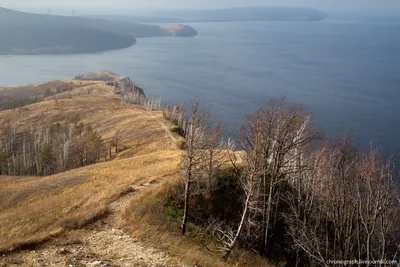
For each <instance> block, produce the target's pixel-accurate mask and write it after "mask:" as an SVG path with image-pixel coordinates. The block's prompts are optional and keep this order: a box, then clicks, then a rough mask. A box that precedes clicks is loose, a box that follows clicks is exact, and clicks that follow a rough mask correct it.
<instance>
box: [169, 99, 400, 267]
mask: <svg viewBox="0 0 400 267" xmlns="http://www.w3.org/2000/svg"><path fill="white" fill-rule="evenodd" d="M164 114H165V117H166V118H167V119H169V120H171V121H172V122H174V123H175V124H177V125H179V127H181V133H182V135H183V136H184V137H185V145H184V149H185V151H184V155H183V158H182V164H181V169H182V186H181V190H180V191H179V192H180V194H179V196H178V197H179V201H180V203H181V208H182V213H183V216H182V223H181V230H182V234H185V233H186V232H187V226H188V224H189V223H190V222H192V223H195V224H201V225H202V226H203V228H204V229H205V231H206V232H207V234H210V235H212V236H214V238H215V240H216V243H217V244H218V246H217V249H216V250H217V251H220V252H221V253H222V256H223V258H224V259H228V257H229V256H230V254H231V253H232V251H233V250H234V248H235V247H238V246H240V247H245V248H248V249H251V250H253V251H256V252H258V253H260V254H262V255H265V256H267V257H273V258H275V257H276V258H284V259H286V260H288V261H290V262H291V263H292V264H293V265H296V266H302V265H311V266H328V265H329V264H328V263H329V261H334V260H359V261H360V262H361V261H369V262H372V261H380V262H379V263H381V265H382V266H383V265H384V264H383V263H384V261H385V260H393V261H395V260H396V261H399V259H400V255H399V253H400V187H399V177H398V175H397V173H396V172H395V168H394V161H393V160H392V159H390V158H389V159H384V157H383V154H382V152H381V151H380V150H379V149H376V148H371V149H370V150H369V151H367V152H364V151H362V150H360V149H357V148H355V147H354V146H352V145H351V143H350V142H349V141H348V140H347V139H346V138H343V139H341V140H328V139H327V138H323V136H322V135H321V134H320V133H319V131H318V130H317V129H316V127H315V126H314V125H313V123H312V121H311V114H308V113H306V112H304V110H303V108H302V106H300V105H293V106H287V105H286V104H285V101H284V99H274V100H271V102H270V103H269V105H268V106H267V107H265V108H260V109H258V110H257V111H256V112H255V113H254V114H252V115H250V116H248V118H247V120H246V121H245V123H244V124H243V126H242V128H241V131H240V136H241V138H240V141H239V142H240V143H239V144H236V145H235V144H234V143H233V142H232V141H231V140H230V139H226V137H225V136H226V131H227V129H226V127H224V126H223V125H221V124H213V123H211V122H210V111H209V109H206V110H204V109H201V108H200V107H199V103H198V101H194V102H193V104H192V107H191V110H190V111H188V114H187V115H185V112H184V109H183V106H173V107H166V108H165V112H164ZM224 137H225V138H224ZM237 146H239V147H240V148H241V150H242V152H240V153H239V152H237V151H235V148H236V147H237ZM366 265H368V263H367V264H366Z"/></svg>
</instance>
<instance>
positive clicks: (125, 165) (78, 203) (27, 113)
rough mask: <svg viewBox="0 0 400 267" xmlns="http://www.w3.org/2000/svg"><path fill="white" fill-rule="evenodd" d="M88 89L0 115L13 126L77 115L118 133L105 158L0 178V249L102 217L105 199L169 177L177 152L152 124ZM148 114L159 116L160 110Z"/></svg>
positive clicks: (98, 88) (101, 91)
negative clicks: (117, 144)
mask: <svg viewBox="0 0 400 267" xmlns="http://www.w3.org/2000/svg"><path fill="white" fill-rule="evenodd" d="M78 83H79V82H78ZM88 86H91V88H92V89H93V90H92V93H91V95H90V97H83V96H81V97H80V96H79V94H80V93H81V91H82V90H83V91H84V90H85V89H87V88H83V89H82V88H77V89H74V90H73V91H71V92H70V93H71V94H72V95H74V97H73V98H72V99H62V100H59V101H54V100H48V101H44V102H40V103H36V104H33V105H29V106H25V107H23V108H19V109H16V110H7V111H2V112H0V123H1V125H4V123H5V122H6V121H7V120H9V121H10V122H11V124H12V126H13V127H15V128H16V129H17V131H20V130H23V129H24V128H26V127H29V125H37V124H41V123H42V124H47V123H54V122H64V121H66V120H68V119H69V118H70V117H71V116H76V114H79V119H80V120H81V121H83V122H84V123H85V124H90V125H91V126H92V127H93V128H94V129H96V130H97V131H98V132H99V133H100V134H101V135H102V136H103V137H104V139H105V140H106V141H107V140H108V139H110V138H112V137H113V135H114V134H115V132H116V131H117V130H119V131H120V132H121V136H122V137H123V141H122V144H123V145H124V147H125V148H126V149H125V150H124V151H123V152H121V153H120V154H119V155H118V157H116V159H114V160H112V161H107V162H103V163H98V164H96V165H91V166H86V167H83V168H79V169H74V170H70V171H67V172H64V173H59V174H56V175H52V176H48V177H9V176H0V185H1V186H0V225H1V228H0V251H9V250H13V249H15V248H17V247H19V246H22V245H25V244H30V243H35V242H40V241H43V240H46V239H47V238H49V237H51V236H53V235H55V234H58V233H60V232H63V231H64V230H65V229H68V228H71V227H80V226H82V225H84V224H85V223H87V222H90V221H92V220H93V219H94V218H96V216H100V215H101V214H104V213H105V212H106V207H107V204H108V203H110V201H112V200H113V199H115V198H116V197H117V196H118V195H119V194H121V193H122V192H125V191H126V190H128V189H129V188H132V187H136V186H139V185H141V184H144V183H148V182H152V181H162V180H164V179H169V178H170V177H174V176H176V175H177V170H178V168H177V165H178V163H179V159H180V152H179V151H177V150H175V149H174V147H173V145H172V144H171V143H170V139H169V136H168V134H167V133H166V132H165V131H164V130H163V129H162V128H161V127H160V125H159V122H158V121H157V120H155V119H152V118H151V117H150V116H149V114H148V113H146V112H144V111H143V110H140V109H138V108H135V107H132V106H122V105H121V104H120V101H119V99H118V98H116V97H115V96H113V95H112V93H111V88H109V87H107V86H106V85H105V84H104V83H102V82H96V83H95V84H93V83H91V84H90V85H88ZM155 115H156V116H157V117H158V119H160V120H162V114H161V113H155ZM165 123H166V124H167V125H168V127H171V128H172V127H173V126H172V125H171V124H168V122H166V121H165Z"/></svg>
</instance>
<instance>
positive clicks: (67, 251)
mask: <svg viewBox="0 0 400 267" xmlns="http://www.w3.org/2000/svg"><path fill="white" fill-rule="evenodd" d="M57 253H58V254H61V255H66V254H70V253H71V252H70V251H69V250H68V249H65V248H61V249H59V250H57Z"/></svg>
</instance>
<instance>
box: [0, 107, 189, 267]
mask: <svg viewBox="0 0 400 267" xmlns="http://www.w3.org/2000/svg"><path fill="white" fill-rule="evenodd" d="M149 116H150V117H151V118H152V119H156V120H157V121H159V123H160V126H161V127H162V128H163V129H164V130H165V131H166V133H167V134H168V136H169V138H170V140H171V144H172V145H173V146H174V147H175V148H176V149H178V148H177V146H176V140H175V138H174V137H173V136H172V134H171V133H170V131H169V129H168V128H167V126H166V125H165V124H164V123H163V122H162V121H160V120H159V119H158V118H157V117H155V116H154V115H153V114H151V113H149ZM152 184H153V183H147V184H142V185H140V186H137V187H133V188H132V189H133V190H132V192H130V193H128V194H126V195H124V196H122V197H120V198H118V199H117V200H115V201H114V202H112V203H110V205H109V214H108V216H106V217H104V218H102V219H100V220H99V221H97V222H95V223H93V224H91V225H89V226H87V227H85V228H83V229H78V230H72V231H70V232H68V233H66V234H65V235H64V236H62V237H58V238H55V239H54V240H51V241H49V242H48V243H45V244H43V245H41V246H39V247H37V248H34V249H31V250H25V251H20V252H16V253H13V254H11V255H0V267H3V266H4V267H6V266H7V267H8V266H34V267H39V266H40V267H43V266H57V267H58V266H60V267H61V266H62V267H83V266H89V267H90V266H93V267H115V266H121V267H123V266H124V267H125V266H126V267H129V266H143V267H145V266H157V267H161V266H174V267H175V266H184V265H183V264H182V263H181V262H179V260H177V259H173V258H171V257H170V256H168V254H167V253H165V252H163V251H160V250H157V249H154V248H151V247H148V246H146V245H145V244H144V243H142V242H140V241H139V240H136V239H134V238H132V237H131V236H130V235H128V234H127V233H125V232H124V231H123V230H121V229H122V225H123V222H124V220H123V217H122V216H123V213H124V211H125V209H126V208H127V207H128V205H129V203H130V201H131V199H132V197H133V196H134V195H135V194H136V193H137V192H138V191H140V190H142V189H143V188H146V187H149V186H151V185H152Z"/></svg>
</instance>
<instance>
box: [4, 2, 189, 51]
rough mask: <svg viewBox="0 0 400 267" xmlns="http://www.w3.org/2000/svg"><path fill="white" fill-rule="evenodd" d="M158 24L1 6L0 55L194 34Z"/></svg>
mask: <svg viewBox="0 0 400 267" xmlns="http://www.w3.org/2000/svg"><path fill="white" fill-rule="evenodd" d="M194 35H196V31H195V30H194V29H192V28H190V27H188V26H182V29H180V30H177V31H174V32H171V31H168V30H165V29H164V28H162V27H160V26H156V25H145V24H139V23H133V22H128V21H113V20H106V19H91V18H84V17H70V16H54V15H40V14H30V13H24V12H18V11H14V10H10V9H5V8H1V7H0V40H2V41H1V42H0V54H24V53H25V54H44V53H85V52H96V51H103V50H110V49H119V48H126V47H129V46H131V45H133V44H135V43H136V38H140V37H162V36H194Z"/></svg>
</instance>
